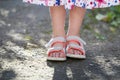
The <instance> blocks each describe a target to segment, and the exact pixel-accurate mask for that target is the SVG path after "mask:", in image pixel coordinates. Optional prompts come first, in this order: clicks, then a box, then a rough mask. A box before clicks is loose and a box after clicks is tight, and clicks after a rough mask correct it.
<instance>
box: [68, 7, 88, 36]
mask: <svg viewBox="0 0 120 80" xmlns="http://www.w3.org/2000/svg"><path fill="white" fill-rule="evenodd" d="M85 12H86V10H85V9H83V8H80V7H76V6H75V7H74V8H73V9H72V10H70V15H69V28H68V33H67V35H76V36H79V33H80V27H81V24H82V21H83V18H84V15H85Z"/></svg>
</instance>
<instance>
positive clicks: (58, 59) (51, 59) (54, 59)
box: [47, 57, 66, 61]
mask: <svg viewBox="0 0 120 80" xmlns="http://www.w3.org/2000/svg"><path fill="white" fill-rule="evenodd" d="M47 60H50V61H66V58H53V57H48V58H47Z"/></svg>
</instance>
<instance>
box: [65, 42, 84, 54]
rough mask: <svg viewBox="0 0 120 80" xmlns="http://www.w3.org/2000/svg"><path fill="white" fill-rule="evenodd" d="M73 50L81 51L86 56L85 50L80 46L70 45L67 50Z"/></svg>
mask: <svg viewBox="0 0 120 80" xmlns="http://www.w3.org/2000/svg"><path fill="white" fill-rule="evenodd" d="M71 48H73V49H76V50H79V51H80V52H81V53H82V54H83V55H84V54H85V49H84V47H82V46H79V45H76V44H69V45H68V46H67V48H66V50H67V51H68V50H69V49H71Z"/></svg>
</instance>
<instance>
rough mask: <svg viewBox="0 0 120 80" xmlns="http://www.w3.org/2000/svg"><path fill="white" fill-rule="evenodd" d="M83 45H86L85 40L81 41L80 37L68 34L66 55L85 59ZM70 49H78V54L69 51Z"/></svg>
mask: <svg viewBox="0 0 120 80" xmlns="http://www.w3.org/2000/svg"><path fill="white" fill-rule="evenodd" d="M71 42H76V43H78V44H74V43H71ZM83 44H84V45H86V42H85V41H83V40H82V39H81V38H80V37H78V36H68V37H67V48H66V52H67V57H71V58H78V59H85V58H86V55H85V49H84V46H83ZM70 49H73V50H78V51H79V54H78V53H77V54H76V53H70Z"/></svg>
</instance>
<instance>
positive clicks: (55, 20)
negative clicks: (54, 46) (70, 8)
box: [50, 6, 66, 37]
mask: <svg viewBox="0 0 120 80" xmlns="http://www.w3.org/2000/svg"><path fill="white" fill-rule="evenodd" d="M50 15H51V20H52V29H53V37H57V36H63V37H64V36H65V30H64V25H65V16H66V11H65V9H64V6H55V7H50Z"/></svg>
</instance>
